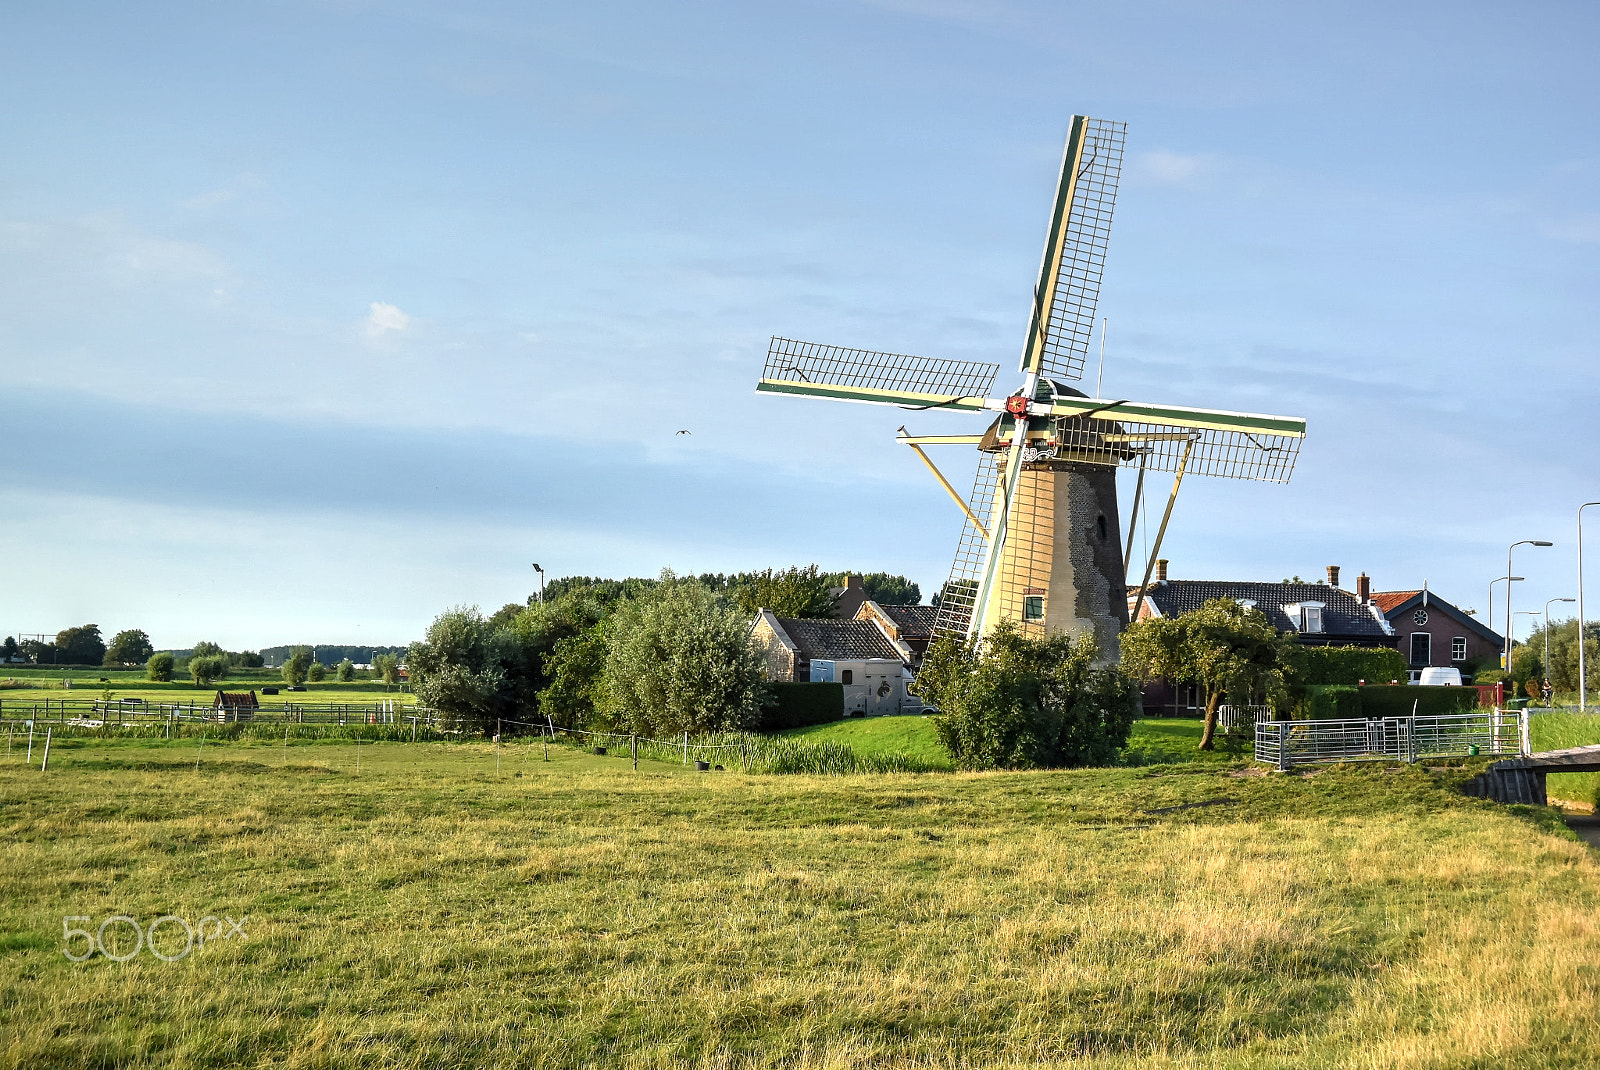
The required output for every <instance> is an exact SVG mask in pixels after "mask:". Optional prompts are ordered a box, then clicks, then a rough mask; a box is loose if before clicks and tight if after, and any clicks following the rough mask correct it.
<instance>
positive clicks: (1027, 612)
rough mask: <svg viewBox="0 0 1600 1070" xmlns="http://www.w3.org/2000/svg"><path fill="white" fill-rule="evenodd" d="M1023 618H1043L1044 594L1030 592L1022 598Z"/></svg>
mask: <svg viewBox="0 0 1600 1070" xmlns="http://www.w3.org/2000/svg"><path fill="white" fill-rule="evenodd" d="M1022 619H1023V620H1030V621H1031V620H1044V595H1042V594H1030V595H1027V596H1025V597H1024V598H1023V599H1022Z"/></svg>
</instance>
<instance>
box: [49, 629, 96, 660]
mask: <svg viewBox="0 0 1600 1070" xmlns="http://www.w3.org/2000/svg"><path fill="white" fill-rule="evenodd" d="M55 645H56V651H57V654H58V657H57V661H58V662H61V663H64V664H67V665H102V664H104V663H105V658H106V643H105V640H104V639H102V638H100V625H98V624H84V625H80V626H79V627H76V628H67V629H64V630H63V631H60V632H57V633H56V644H55Z"/></svg>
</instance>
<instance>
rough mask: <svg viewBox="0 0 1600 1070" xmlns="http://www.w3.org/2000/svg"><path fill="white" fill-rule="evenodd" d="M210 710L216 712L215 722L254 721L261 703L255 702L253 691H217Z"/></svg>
mask: <svg viewBox="0 0 1600 1070" xmlns="http://www.w3.org/2000/svg"><path fill="white" fill-rule="evenodd" d="M211 708H212V709H213V710H215V711H216V714H217V720H218V721H221V722H223V723H224V724H226V723H227V722H229V721H253V720H255V716H256V711H257V710H259V709H260V708H261V703H260V702H258V701H257V700H256V693H255V691H254V690H251V691H218V692H217V697H216V699H215V700H214V701H213V702H212V703H211Z"/></svg>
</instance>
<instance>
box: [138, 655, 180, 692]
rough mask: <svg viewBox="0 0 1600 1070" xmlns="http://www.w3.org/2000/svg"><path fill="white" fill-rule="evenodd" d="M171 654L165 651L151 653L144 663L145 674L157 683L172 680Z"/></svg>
mask: <svg viewBox="0 0 1600 1070" xmlns="http://www.w3.org/2000/svg"><path fill="white" fill-rule="evenodd" d="M172 661H173V658H172V655H171V654H168V653H167V652H166V651H162V652H161V653H159V654H151V655H150V660H148V661H146V662H145V664H144V674H145V676H146V677H147V678H148V679H150V680H152V681H154V682H155V683H158V684H165V683H170V682H171V680H172Z"/></svg>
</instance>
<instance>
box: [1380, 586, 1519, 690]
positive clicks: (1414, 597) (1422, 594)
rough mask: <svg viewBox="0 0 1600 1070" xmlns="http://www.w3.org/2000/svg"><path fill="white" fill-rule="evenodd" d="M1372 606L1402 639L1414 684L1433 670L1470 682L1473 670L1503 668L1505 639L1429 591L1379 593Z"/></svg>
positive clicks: (1401, 643)
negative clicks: (1449, 672)
mask: <svg viewBox="0 0 1600 1070" xmlns="http://www.w3.org/2000/svg"><path fill="white" fill-rule="evenodd" d="M1361 579H1362V580H1365V579H1366V577H1365V576H1362V577H1361ZM1371 600H1372V604H1373V605H1374V606H1376V607H1377V609H1378V612H1380V613H1382V614H1383V617H1384V619H1385V620H1386V621H1388V622H1389V626H1390V627H1391V628H1393V629H1394V631H1395V633H1396V634H1397V635H1398V636H1399V638H1400V652H1401V653H1402V654H1404V655H1405V656H1406V658H1407V660H1408V661H1410V663H1411V674H1412V679H1416V678H1417V676H1418V675H1420V674H1421V672H1422V670H1423V669H1425V668H1428V667H1429V666H1432V665H1440V666H1446V667H1450V668H1456V669H1460V670H1461V672H1462V675H1463V676H1466V675H1468V673H1469V671H1470V670H1471V669H1473V668H1474V667H1477V666H1482V665H1484V664H1486V663H1487V664H1489V665H1498V664H1500V660H1499V659H1500V654H1501V652H1502V651H1503V650H1504V649H1505V640H1504V638H1503V637H1502V636H1501V635H1500V634H1499V633H1498V632H1496V631H1495V630H1494V629H1493V628H1490V627H1487V626H1486V625H1484V624H1481V623H1479V622H1478V619H1477V618H1476V617H1474V616H1473V615H1472V614H1470V613H1467V612H1466V611H1465V610H1461V609H1458V608H1457V607H1456V606H1454V605H1452V604H1451V603H1449V602H1447V601H1445V600H1444V599H1443V598H1440V597H1439V596H1438V595H1436V594H1434V593H1433V592H1431V591H1429V590H1428V589H1427V588H1423V589H1422V590H1420V591H1375V592H1373V593H1372V595H1371Z"/></svg>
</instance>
